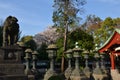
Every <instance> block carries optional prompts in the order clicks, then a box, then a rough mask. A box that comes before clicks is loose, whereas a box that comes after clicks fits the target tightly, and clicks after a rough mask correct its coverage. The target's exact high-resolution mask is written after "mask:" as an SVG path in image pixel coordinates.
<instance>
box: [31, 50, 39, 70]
mask: <svg viewBox="0 0 120 80" xmlns="http://www.w3.org/2000/svg"><path fill="white" fill-rule="evenodd" d="M37 54H38V53H37V51H34V52H33V53H32V60H33V67H32V69H33V70H36V63H37Z"/></svg>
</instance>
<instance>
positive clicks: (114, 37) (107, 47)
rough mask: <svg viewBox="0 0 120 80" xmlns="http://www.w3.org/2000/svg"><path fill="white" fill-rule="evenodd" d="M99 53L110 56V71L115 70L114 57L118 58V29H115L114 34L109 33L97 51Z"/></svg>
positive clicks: (119, 40) (119, 32)
mask: <svg viewBox="0 0 120 80" xmlns="http://www.w3.org/2000/svg"><path fill="white" fill-rule="evenodd" d="M99 52H100V53H103V52H104V53H106V54H108V55H110V60H111V69H113V70H114V69H115V68H116V64H115V63H116V57H119V56H120V29H115V30H114V32H113V33H111V36H110V37H109V39H108V40H107V41H106V42H105V43H104V45H103V46H102V47H101V48H100V49H99ZM118 64H120V63H118Z"/></svg>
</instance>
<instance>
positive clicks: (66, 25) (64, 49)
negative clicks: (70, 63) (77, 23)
mask: <svg viewBox="0 0 120 80" xmlns="http://www.w3.org/2000/svg"><path fill="white" fill-rule="evenodd" d="M67 34H68V23H67V21H65V33H64V47H63V53H62V63H61V72H64V66H65V57H64V56H65V54H64V53H65V51H66V50H67Z"/></svg>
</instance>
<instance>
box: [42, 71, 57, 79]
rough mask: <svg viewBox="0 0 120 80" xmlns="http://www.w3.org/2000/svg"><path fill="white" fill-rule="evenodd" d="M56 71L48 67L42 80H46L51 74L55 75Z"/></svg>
mask: <svg viewBox="0 0 120 80" xmlns="http://www.w3.org/2000/svg"><path fill="white" fill-rule="evenodd" d="M56 75H57V74H56V72H55V71H54V70H51V69H49V70H48V71H47V72H46V74H45V75H44V80H48V79H49V78H50V77H52V76H56Z"/></svg>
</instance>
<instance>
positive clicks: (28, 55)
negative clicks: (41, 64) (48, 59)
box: [24, 49, 38, 75]
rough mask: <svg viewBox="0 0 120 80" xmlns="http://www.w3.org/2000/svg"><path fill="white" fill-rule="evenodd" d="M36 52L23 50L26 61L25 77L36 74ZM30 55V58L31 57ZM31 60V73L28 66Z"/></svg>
mask: <svg viewBox="0 0 120 80" xmlns="http://www.w3.org/2000/svg"><path fill="white" fill-rule="evenodd" d="M37 54H38V53H37V52H36V51H34V52H33V51H32V50H31V49H26V50H25V57H24V59H25V61H26V68H25V74H26V75H32V73H34V72H36V71H37V69H36V61H37ZM31 55H32V56H31ZM31 58H32V60H33V61H32V71H33V72H32V71H31V69H30V65H31Z"/></svg>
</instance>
